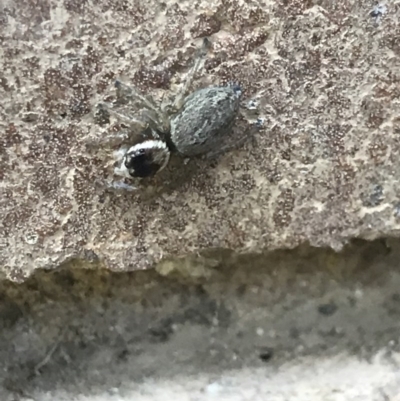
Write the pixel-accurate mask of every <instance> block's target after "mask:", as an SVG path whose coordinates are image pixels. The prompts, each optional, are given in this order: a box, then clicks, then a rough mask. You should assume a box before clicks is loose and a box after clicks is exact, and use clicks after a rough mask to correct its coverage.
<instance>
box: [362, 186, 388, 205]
mask: <svg viewBox="0 0 400 401" xmlns="http://www.w3.org/2000/svg"><path fill="white" fill-rule="evenodd" d="M362 198H363V199H362V202H363V205H364V206H367V207H375V206H378V205H379V204H381V203H382V201H383V200H384V199H385V196H384V193H383V187H382V185H379V184H377V185H374V186H373V187H372V188H371V190H370V191H368V192H367V193H364V194H362Z"/></svg>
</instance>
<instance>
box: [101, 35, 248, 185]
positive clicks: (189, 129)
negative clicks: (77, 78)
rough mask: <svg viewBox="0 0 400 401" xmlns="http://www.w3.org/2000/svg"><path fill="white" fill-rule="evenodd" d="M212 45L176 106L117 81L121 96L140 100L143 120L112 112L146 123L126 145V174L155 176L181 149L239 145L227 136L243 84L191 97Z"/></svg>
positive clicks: (195, 152)
mask: <svg viewBox="0 0 400 401" xmlns="http://www.w3.org/2000/svg"><path fill="white" fill-rule="evenodd" d="M209 47H210V42H209V41H208V39H205V40H204V42H203V46H202V47H201V49H200V50H199V53H198V56H197V59H196V61H195V63H194V66H193V68H192V69H191V71H190V72H189V74H188V77H187V79H186V82H185V84H184V85H183V87H182V89H181V90H180V92H179V93H178V95H177V97H176V98H175V101H174V102H173V104H172V105H167V106H166V107H163V108H158V107H157V105H156V103H155V101H154V100H152V99H151V98H150V97H149V96H144V95H142V94H141V93H139V92H138V91H137V90H136V89H134V88H131V87H129V86H127V85H125V84H123V83H121V82H120V81H116V83H115V86H116V88H117V91H118V94H119V96H120V97H125V98H126V99H128V100H134V101H136V102H137V103H139V104H140V105H141V106H142V107H143V109H144V111H143V112H142V117H141V118H140V119H139V118H134V117H132V116H129V117H128V116H126V115H122V114H119V113H118V112H116V111H115V110H113V109H112V108H108V111H109V112H110V113H111V114H113V115H115V116H116V117H117V118H119V119H121V120H123V121H125V122H127V123H128V124H129V125H132V126H133V125H136V126H137V125H139V127H141V138H140V140H139V141H138V142H137V143H135V144H134V145H133V146H131V147H128V148H126V150H125V153H124V154H123V157H122V161H121V163H120V166H119V167H117V168H116V169H115V174H117V175H120V176H124V177H142V178H144V177H151V176H154V175H155V174H157V173H158V172H160V171H161V170H162V169H164V168H165V166H166V165H167V164H168V161H169V158H170V152H177V153H178V154H180V155H182V156H184V157H195V156H200V155H206V156H214V155H217V154H219V153H222V152H224V151H226V150H227V149H229V148H231V147H232V145H233V144H232V143H229V140H227V139H229V134H230V132H231V130H232V127H233V125H234V122H235V118H236V116H237V114H238V111H239V106H240V98H241V94H242V90H241V88H240V86H239V85H237V84H228V85H225V86H212V87H208V88H203V89H198V90H196V91H195V92H193V93H191V94H189V95H188V96H186V94H187V92H188V88H189V86H190V83H191V81H192V79H193V77H194V75H195V73H196V72H197V71H198V70H199V68H200V66H201V64H202V61H203V59H204V56H205V55H206V54H207V51H208V49H209ZM103 107H107V106H106V105H103ZM167 110H168V111H167Z"/></svg>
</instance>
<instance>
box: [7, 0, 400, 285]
mask: <svg viewBox="0 0 400 401" xmlns="http://www.w3.org/2000/svg"><path fill="white" fill-rule="evenodd" d="M371 4H372V3H371V2H370V1H362V2H359V1H355V0H350V1H337V2H331V1H325V0H317V1H299V0H281V1H268V0H264V1H255V0H247V1H246V2H244V1H232V0H216V1H214V2H210V1H205V0H199V1H196V2H191V1H187V0H185V1H180V2H176V3H174V2H165V3H164V2H160V1H155V0H146V1H144V0H140V1H133V0H131V1H129V0H124V1H119V0H118V1H115V0H100V1H96V2H93V1H89V0H87V1H82V0H58V1H57V0H56V1H51V2H50V1H48V0H36V1H29V2H28V1H25V0H6V1H5V2H2V4H1V5H0V43H1V46H0V96H1V99H2V100H1V105H0V140H1V142H0V143H1V148H0V179H1V186H0V191H1V193H0V205H1V211H2V213H1V217H0V219H1V223H0V247H1V248H0V266H1V269H2V271H3V273H4V274H5V275H6V276H7V277H8V278H10V279H12V280H16V281H19V280H24V279H25V278H26V277H27V276H29V275H30V273H31V272H32V271H33V270H34V269H35V268H42V267H54V266H58V265H60V264H61V263H63V262H64V261H66V260H68V259H70V258H73V257H80V258H85V259H89V260H94V259H100V260H101V261H102V263H104V264H105V265H107V266H108V267H110V268H112V269H117V270H133V269H142V268H146V267H148V266H151V265H152V264H153V263H154V262H157V261H159V260H160V259H161V258H162V257H164V256H168V255H177V254H186V253H191V252H197V251H201V250H203V249H209V248H229V249H232V250H235V251H238V252H259V251H262V250H264V249H266V248H267V249H276V248H290V247H294V246H296V245H297V244H300V243H304V242H309V243H311V244H312V245H316V246H329V247H332V248H333V249H335V250H339V249H341V247H342V246H343V244H344V243H346V242H347V241H348V240H349V239H351V238H354V237H363V238H368V239H371V238H375V237H379V236H398V234H399V229H400V224H399V223H400V197H399V195H400V183H399V180H398V174H399V171H400V161H399V157H398V155H399V152H400V136H399V132H400V116H399V113H398V98H399V87H400V86H399V81H400V68H399V67H400V59H399V53H400V40H399V38H400V23H399V21H400V9H399V7H398V6H396V5H390V6H389V5H388V6H385V5H380V6H375V8H372V7H373V6H372V5H371ZM205 35H209V36H210V37H211V40H212V42H213V49H212V53H211V54H210V57H209V59H208V61H207V62H206V65H205V69H204V70H203V71H202V73H201V74H200V75H199V76H198V77H197V79H196V81H195V83H194V87H196V88H197V87H201V86H205V85H210V84H217V83H218V84H219V83H224V82H227V81H231V80H234V81H239V82H241V83H242V85H243V87H244V89H245V98H246V101H247V102H248V101H250V100H253V101H255V102H256V103H257V104H258V105H259V110H258V111H259V114H258V117H261V118H263V119H264V126H263V129H262V130H261V132H259V133H258V134H257V135H256V136H255V138H254V140H251V141H249V142H248V143H247V144H246V145H245V146H244V147H243V148H241V149H240V150H238V151H235V152H231V153H229V154H226V155H224V156H223V157H221V158H220V159H219V160H218V163H214V164H213V165H210V163H209V162H206V161H201V160H198V161H193V160H192V161H190V162H189V163H188V164H187V165H186V166H183V165H182V163H181V162H180V161H173V162H172V163H171V164H170V166H169V167H168V169H167V170H166V171H164V172H163V173H162V174H161V175H160V176H159V177H158V178H157V179H155V180H153V181H151V182H147V183H144V184H142V185H141V189H140V191H139V192H138V193H131V192H129V193H117V192H110V191H106V190H105V189H104V188H102V187H100V186H98V185H97V184H96V180H98V179H105V178H107V177H108V176H109V175H110V174H111V173H112V165H111V164H110V161H111V160H112V150H113V149H111V148H110V149H108V148H98V149H96V150H93V149H88V147H87V145H86V140H87V138H96V137H101V136H102V135H105V134H107V133H113V132H115V131H116V130H117V129H118V125H117V123H116V121H115V120H111V122H103V123H101V124H99V123H98V122H97V123H96V121H95V119H94V117H93V114H94V110H95V105H96V104H97V103H98V102H99V101H102V100H104V99H108V100H112V99H113V96H114V91H113V85H112V84H113V81H114V80H115V78H117V77H118V78H120V79H122V80H123V81H125V82H128V83H132V85H135V86H136V87H138V88H139V89H141V90H142V91H144V92H145V93H151V94H152V95H154V96H155V97H156V98H157V99H161V97H162V96H163V95H166V94H169V95H173V94H174V93H176V92H177V90H178V88H179V85H180V84H181V82H182V80H183V78H184V76H185V73H186V72H187V71H188V69H189V68H190V66H191V64H192V60H193V54H194V51H195V48H196V47H197V46H198V44H199V43H200V42H201V37H203V36H205Z"/></svg>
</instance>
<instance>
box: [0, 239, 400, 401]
mask: <svg viewBox="0 0 400 401" xmlns="http://www.w3.org/2000/svg"><path fill="white" fill-rule="evenodd" d="M399 261H400V241H399V240H395V241H393V240H392V241H381V240H380V241H375V242H372V243H367V242H361V241H359V242H358V243H355V244H352V246H350V247H345V250H344V251H343V252H342V253H339V254H337V253H335V252H334V251H332V250H321V249H316V248H310V247H304V246H303V247H300V248H297V249H295V250H291V251H274V252H269V253H265V254H263V255H259V256H256V257H253V258H249V257H237V256H235V255H234V254H230V255H229V254H226V255H225V256H224V258H223V262H222V263H219V264H218V266H217V265H216V266H215V267H214V268H210V267H208V270H209V271H210V275H209V278H204V277H203V278H198V279H197V280H193V279H190V278H185V277H184V276H183V275H182V274H181V275H177V278H174V279H171V278H170V277H161V276H160V275H158V274H157V273H156V272H155V271H154V270H147V271H140V272H130V273H111V272H110V271H108V270H105V269H92V270H89V269H82V268H80V265H79V263H78V262H74V263H70V264H69V266H65V267H64V268H63V269H58V270H51V271H39V270H38V271H36V272H35V274H33V275H32V276H31V277H30V278H29V279H27V280H26V281H25V283H23V284H16V283H12V282H6V281H2V282H0V294H1V302H0V399H1V400H2V401H16V400H18V401H28V400H29V401H53V400H60V401H106V400H107V401H132V400H134V401H144V400H146V401H147V400H149V401H150V400H165V401H170V400H171V401H174V400H176V401H181V400H182V401H183V400H185V401H186V400H193V401H194V400H198V401H200V400H201V401H202V400H229V401H258V400H259V401H264V400H268V401H269V400H273V401H366V400H368V401H399V399H400V398H399V397H400V336H399V335H400V292H399V289H400V269H399ZM187 264H188V267H189V268H190V266H189V265H190V264H191V263H190V262H189V261H188V262H187ZM192 264H193V263H192ZM200 265H201V262H200V261H198V264H197V266H193V269H195V270H196V268H197V269H198V268H199V266H200Z"/></svg>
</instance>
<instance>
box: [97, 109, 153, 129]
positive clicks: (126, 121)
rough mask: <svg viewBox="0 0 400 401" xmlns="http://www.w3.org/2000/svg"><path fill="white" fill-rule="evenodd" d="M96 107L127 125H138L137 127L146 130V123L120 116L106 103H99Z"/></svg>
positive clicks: (123, 115) (130, 117)
mask: <svg viewBox="0 0 400 401" xmlns="http://www.w3.org/2000/svg"><path fill="white" fill-rule="evenodd" d="M98 107H101V108H102V109H104V110H106V111H107V112H108V113H109V114H111V115H113V116H114V117H116V118H117V119H118V120H121V121H123V122H125V123H127V124H129V125H139V127H141V128H142V129H146V128H147V122H145V121H143V120H140V119H138V118H135V117H132V116H127V115H125V114H121V113H119V112H118V111H115V110H114V109H113V107H112V106H111V105H110V104H108V103H100V104H99V106H98Z"/></svg>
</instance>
